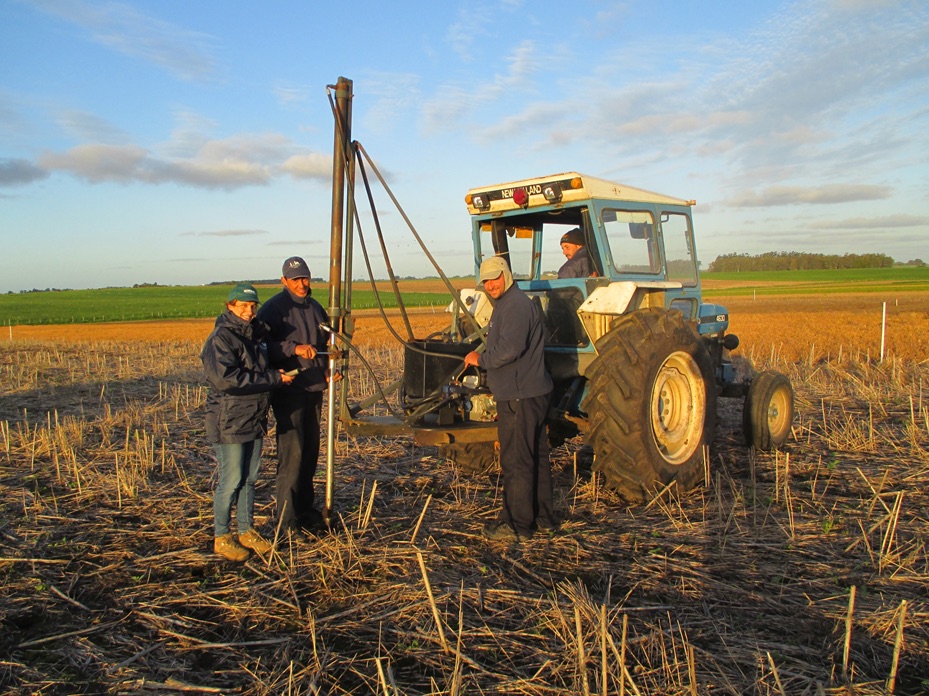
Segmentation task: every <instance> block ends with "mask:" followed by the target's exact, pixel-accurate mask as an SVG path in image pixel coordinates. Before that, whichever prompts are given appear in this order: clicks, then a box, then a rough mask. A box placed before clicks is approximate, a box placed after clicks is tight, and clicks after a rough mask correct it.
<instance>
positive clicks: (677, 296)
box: [327, 78, 794, 502]
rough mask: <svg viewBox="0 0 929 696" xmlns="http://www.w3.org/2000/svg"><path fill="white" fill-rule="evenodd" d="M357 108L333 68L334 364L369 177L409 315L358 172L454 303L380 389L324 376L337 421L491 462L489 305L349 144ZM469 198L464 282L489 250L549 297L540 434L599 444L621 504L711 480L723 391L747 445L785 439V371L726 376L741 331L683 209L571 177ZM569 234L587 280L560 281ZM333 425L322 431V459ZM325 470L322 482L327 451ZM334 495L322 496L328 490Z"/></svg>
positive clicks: (342, 345)
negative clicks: (707, 291) (547, 381)
mask: <svg viewBox="0 0 929 696" xmlns="http://www.w3.org/2000/svg"><path fill="white" fill-rule="evenodd" d="M333 89H334V93H333ZM351 103H352V83H351V81H350V80H347V79H345V78H339V81H338V84H336V85H333V86H330V104H331V106H332V110H333V115H334V117H335V147H334V168H333V192H332V239H331V249H330V251H331V256H330V261H331V266H330V273H331V275H330V285H329V290H330V295H329V305H330V306H329V314H330V317H331V319H332V323H333V330H332V336H331V348H330V368H331V369H332V370H333V371H334V370H337V369H339V370H341V371H342V372H343V374H346V375H348V376H349V379H350V377H351V373H350V372H348V371H347V369H346V368H347V362H348V359H349V356H350V355H352V354H355V355H357V356H358V358H359V359H361V360H362V362H363V357H362V356H361V355H360V353H358V352H357V351H356V350H355V349H354V347H353V346H352V343H351V340H352V334H353V328H354V322H353V319H352V316H351V283H350V279H351V278H352V258H353V238H354V234H353V228H355V227H357V232H358V235H357V236H358V239H359V241H360V246H361V248H362V251H363V253H364V258H365V262H366V264H367V266H368V271H369V275H370V268H371V266H370V261H369V257H368V251H367V247H366V245H365V243H364V236H363V235H362V231H361V224H360V218H359V216H358V215H357V208H356V194H357V193H358V188H359V187H357V186H356V183H358V184H361V183H363V185H364V190H365V193H366V194H367V195H366V197H367V200H368V203H369V204H370V207H371V213H372V215H373V216H374V220H375V227H376V232H377V237H378V240H379V242H380V248H381V252H382V253H383V256H384V259H385V261H386V263H387V268H388V273H389V275H390V280H391V282H392V287H393V289H394V293H395V294H396V302H397V305H398V306H399V307H400V310H401V312H403V308H404V304H403V298H402V295H401V294H400V292H399V289H398V283H397V281H396V279H395V277H394V274H393V272H392V270H391V266H390V261H389V259H388V254H387V245H386V243H385V242H384V239H383V236H382V234H381V229H380V225H379V224H378V223H377V214H376V210H375V206H374V201H373V196H372V193H371V186H370V185H369V179H368V170H371V171H372V172H373V173H374V174H375V175H376V177H377V179H378V180H379V182H380V184H381V185H382V186H383V187H384V189H385V190H386V191H387V192H388V194H389V196H390V198H391V200H392V202H393V203H394V205H395V206H396V207H397V210H398V211H399V212H400V214H401V216H402V218H403V220H404V221H405V222H406V224H407V225H408V227H409V229H410V231H411V233H412V234H413V236H414V237H415V238H416V240H417V241H418V242H419V243H420V245H421V246H422V247H423V251H424V253H425V255H426V257H427V258H428V259H429V260H430V261H432V263H433V265H434V267H435V269H436V271H437V273H438V275H439V276H440V277H441V278H442V279H443V280H444V281H445V284H446V286H447V288H448V290H449V294H450V298H451V305H450V309H451V310H452V311H451V319H450V325H449V327H448V329H447V330H446V331H443V332H440V333H438V334H433V335H430V336H428V337H424V338H414V337H413V335H412V332H411V331H410V330H409V327H410V324H409V321H406V322H405V323H406V327H407V333H408V336H407V337H406V338H403V337H401V336H399V334H397V333H396V332H395V336H396V337H397V338H398V340H400V341H401V342H402V343H403V346H404V348H403V350H404V370H403V374H402V375H401V376H400V377H399V379H397V380H396V381H395V382H393V383H392V384H390V385H389V386H384V387H380V386H378V387H377V389H376V390H375V393H374V394H372V395H371V396H370V397H368V398H365V399H362V400H361V401H359V402H356V403H349V402H348V400H347V396H346V395H347V393H348V392H347V385H348V380H343V382H341V383H333V384H332V385H331V387H330V389H331V392H330V399H329V416H330V423H333V422H335V420H336V419H338V420H339V421H340V422H341V423H342V425H343V427H344V429H345V430H346V431H347V432H348V433H349V434H350V435H351V434H356V435H365V434H367V435H388V434H394V433H401V432H402V433H411V434H412V435H413V437H414V438H415V440H416V441H417V442H418V443H419V444H422V445H435V446H438V448H439V451H440V452H441V453H443V454H444V455H445V457H446V459H448V460H452V461H454V462H455V463H456V464H457V465H458V466H459V467H460V468H461V469H462V470H465V471H482V470H485V469H487V468H489V467H490V466H492V465H493V463H494V457H495V447H494V445H495V442H496V440H497V428H496V422H495V415H496V406H495V403H494V399H493V396H492V394H491V393H490V391H489V389H488V388H487V386H486V382H485V375H483V374H482V373H481V372H480V371H479V370H477V368H468V369H464V363H463V357H464V355H465V354H466V353H468V352H469V351H471V350H481V349H482V346H483V343H484V341H485V335H486V325H487V322H488V320H489V317H490V314H491V312H492V309H493V308H492V305H491V301H490V299H489V298H488V297H487V296H486V295H485V294H484V292H483V291H482V289H481V288H480V287H475V288H474V289H470V290H463V291H461V292H460V293H459V292H457V291H456V290H455V288H454V287H453V286H452V284H451V283H450V282H449V280H448V278H447V277H446V276H445V275H444V273H443V272H442V270H441V269H440V268H439V266H438V264H437V263H436V262H435V259H434V258H433V257H432V255H431V254H430V253H429V251H428V250H427V249H426V248H425V246H424V245H423V243H422V240H421V238H420V236H419V235H418V234H417V232H416V230H415V228H414V227H413V225H412V223H411V222H410V221H409V219H408V218H407V216H406V214H405V213H404V211H403V210H402V208H400V206H399V204H398V203H397V201H396V199H395V198H394V196H393V194H392V193H390V190H389V188H388V187H387V184H386V182H385V181H384V179H383V177H382V176H381V175H380V173H379V172H378V171H377V169H376V167H375V166H374V164H373V163H372V161H371V159H370V157H368V155H367V153H366V152H365V150H364V148H363V147H362V146H361V145H360V144H359V143H357V142H353V141H352V140H351ZM465 202H466V205H467V210H468V213H469V214H470V220H471V242H472V246H473V250H474V269H475V278H477V270H478V268H479V266H480V263H481V261H482V260H483V259H485V258H487V257H488V256H491V255H500V256H503V257H504V258H506V259H508V261H509V264H510V268H511V269H512V272H513V277H514V279H515V281H516V284H517V285H518V286H519V287H520V288H521V289H522V290H524V291H525V292H526V293H527V294H528V295H529V296H530V297H531V298H532V299H533V301H535V302H538V303H539V304H540V305H541V307H542V310H543V313H544V317H545V328H546V363H547V366H548V369H549V372H550V373H551V375H552V378H553V380H554V383H555V391H554V393H553V398H552V404H551V410H550V413H549V419H548V426H549V440H550V441H551V443H552V444H559V443H561V442H563V441H564V439H566V438H569V437H576V436H578V435H583V437H584V439H585V440H586V442H587V443H588V444H589V445H590V446H591V447H592V449H593V452H594V463H593V469H594V470H595V471H599V472H601V473H602V475H603V477H604V480H605V483H606V485H608V486H609V487H611V488H613V489H615V490H616V491H618V492H619V493H620V494H621V495H622V496H623V497H624V498H625V499H626V500H628V501H630V502H640V501H644V500H649V499H651V498H652V497H653V496H654V495H656V494H657V493H659V492H661V491H663V490H664V489H665V488H666V487H669V486H670V485H672V483H673V484H676V485H677V486H678V488H680V489H681V490H686V489H689V488H691V487H692V486H694V485H696V484H697V483H699V482H701V481H703V480H704V479H705V477H706V475H707V473H708V462H709V455H708V452H709V446H710V444H711V442H712V440H713V435H714V430H715V426H716V420H717V400H718V399H719V398H740V399H743V400H744V406H743V425H744V433H745V440H746V444H747V445H749V446H751V447H755V448H758V449H762V450H769V449H774V448H777V447H780V446H781V445H782V444H783V443H784V442H785V441H786V440H787V438H788V436H789V435H790V432H791V424H792V420H793V400H794V395H793V388H792V386H791V384H790V381H789V380H788V379H787V377H786V376H784V375H782V374H780V373H776V372H760V373H753V374H750V375H748V376H743V377H741V378H739V377H737V371H736V369H735V367H734V366H733V363H732V360H731V355H730V354H731V351H734V350H735V349H736V348H737V347H738V345H739V340H738V338H737V337H736V336H735V335H733V334H728V333H726V330H727V328H728V325H729V315H728V313H727V311H726V309H725V308H724V307H721V306H719V305H714V304H708V303H704V302H703V300H702V295H701V288H700V277H699V274H698V263H697V254H696V245H695V243H694V232H693V229H694V228H693V218H692V215H691V211H692V208H693V205H694V201H687V200H682V199H678V198H673V197H670V196H666V195H662V194H658V193H653V192H650V191H645V190H641V189H637V188H633V187H630V186H625V185H623V184H618V183H614V182H610V181H605V180H603V179H599V178H595V177H591V176H586V175H584V174H580V173H577V172H567V173H563V174H556V175H552V176H543V177H538V178H532V179H526V180H522V181H514V182H510V183H505V184H497V185H492V186H480V187H476V188H473V189H471V190H470V191H468V192H467V195H466V196H465ZM575 228H577V229H579V230H580V232H581V234H582V235H583V238H584V246H585V247H586V249H587V254H588V257H589V260H590V263H591V266H592V271H591V275H590V276H589V277H586V278H558V274H557V269H558V267H559V266H560V265H561V262H562V261H563V260H564V259H563V256H562V253H561V248H560V244H559V242H560V240H561V237H562V235H563V234H564V233H565V232H566V231H568V230H572V229H575ZM372 277H373V276H372ZM476 285H477V283H476ZM372 287H374V283H373V281H372ZM385 319H386V317H385ZM388 325H389V323H388ZM381 400H383V401H384V402H385V403H388V402H389V401H390V400H395V401H396V406H393V405H389V410H390V413H391V414H392V415H390V416H380V417H371V416H366V415H365V412H366V410H367V409H369V408H370V407H371V406H372V405H373V404H374V403H377V402H378V401H381ZM332 433H333V428H332V427H330V434H329V452H330V453H331V452H332V451H333V446H332V445H333V441H332V438H333V434H332ZM330 457H331V454H330ZM329 466H330V477H329V480H330V481H331V466H332V464H331V459H330V462H329ZM330 487H331V484H330ZM327 493H328V494H329V498H331V489H330V490H328V491H327Z"/></svg>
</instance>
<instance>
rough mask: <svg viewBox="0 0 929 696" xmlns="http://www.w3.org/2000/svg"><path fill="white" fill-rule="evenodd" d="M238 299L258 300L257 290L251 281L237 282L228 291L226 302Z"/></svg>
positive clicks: (242, 300)
mask: <svg viewBox="0 0 929 696" xmlns="http://www.w3.org/2000/svg"><path fill="white" fill-rule="evenodd" d="M233 300H238V301H239V302H258V291H257V290H255V286H254V285H252V284H251V283H239V284H238V285H236V286H235V287H234V288H232V290H231V291H230V293H229V298H228V299H227V300H226V301H227V302H232V301H233Z"/></svg>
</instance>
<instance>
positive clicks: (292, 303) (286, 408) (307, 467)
mask: <svg viewBox="0 0 929 696" xmlns="http://www.w3.org/2000/svg"><path fill="white" fill-rule="evenodd" d="M281 283H282V284H283V285H284V289H283V290H281V292H279V293H278V294H277V295H275V296H274V297H272V298H271V299H270V300H268V301H267V302H265V303H264V305H262V307H261V309H260V310H259V311H258V318H259V319H260V320H262V321H263V322H265V323H266V324H267V325H268V326H269V327H270V332H271V333H270V338H269V340H268V352H269V354H270V357H271V366H272V367H276V368H280V369H282V370H284V371H291V370H299V371H300V372H299V374H298V375H297V377H296V379H295V380H294V382H293V384H292V385H291V386H290V387H289V388H288V389H281V390H278V391H276V392H275V393H274V394H273V395H272V397H271V408H272V409H273V410H274V418H275V420H276V421H277V485H276V487H277V513H278V517H279V521H280V524H281V527H282V528H284V529H304V530H311V529H317V528H319V527H321V526H322V524H323V516H322V513H321V512H320V511H319V510H318V509H317V508H316V507H315V506H314V500H315V496H314V493H313V477H314V476H315V475H316V464H317V460H318V458H319V435H320V433H319V421H320V417H321V414H322V403H323V392H324V391H325V390H326V382H327V375H326V368H327V360H326V358H325V357H323V356H321V355H318V354H319V353H324V352H325V351H326V339H327V334H326V333H325V332H324V331H323V330H322V329H320V328H319V327H320V324H327V325H328V324H329V315H328V314H326V311H325V310H324V309H323V308H322V305H320V304H319V302H317V301H316V300H314V299H313V297H312V292H311V291H310V269H309V266H307V264H306V261H304V260H303V259H302V258H300V257H299V256H292V257H291V258H289V259H287V260H286V261H284V266H283V269H282V275H281Z"/></svg>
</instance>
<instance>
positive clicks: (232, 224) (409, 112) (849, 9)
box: [0, 0, 929, 292]
mask: <svg viewBox="0 0 929 696" xmlns="http://www.w3.org/2000/svg"><path fill="white" fill-rule="evenodd" d="M0 64H2V65H3V66H4V67H3V70H2V71H0V242H2V253H0V291H3V292H5V291H8V290H13V291H17V290H21V289H31V288H46V287H58V288H87V287H90V288H93V287H103V286H108V285H116V286H121V285H132V284H134V283H144V282H158V283H161V284H199V283H208V282H211V281H216V280H236V279H242V278H273V277H277V276H278V275H279V274H280V265H281V261H282V260H283V259H284V258H285V257H287V256H290V255H292V254H299V255H302V256H304V257H305V258H306V259H307V261H308V262H309V264H310V267H311V269H312V270H313V273H314V275H319V276H322V277H328V270H327V266H328V250H329V219H330V196H331V187H330V176H331V153H332V130H333V126H332V117H331V113H330V109H329V102H328V99H327V95H326V86H327V85H329V84H334V83H335V82H336V80H337V78H338V77H339V76H340V75H344V76H346V77H348V78H350V79H352V80H353V82H354V95H355V98H354V102H353V109H354V129H353V137H354V138H355V139H357V140H358V141H359V142H361V144H362V145H363V146H364V147H365V149H366V150H367V151H368V153H370V154H371V156H372V157H373V158H374V160H375V161H376V162H377V163H378V166H379V167H380V168H381V169H382V171H383V172H385V174H386V175H387V176H388V177H389V181H390V184H391V187H392V189H393V191H394V193H395V195H396V196H397V198H398V199H399V201H400V203H401V205H402V206H403V208H404V210H405V211H406V213H407V215H408V216H409V217H410V219H411V221H412V222H413V224H414V225H415V226H416V228H417V230H418V231H419V232H420V234H421V235H422V236H423V237H424V238H425V240H426V242H427V244H428V245H429V247H430V249H431V251H432V253H433V254H434V255H435V256H436V257H437V258H438V260H439V262H440V263H441V264H442V266H443V268H444V270H445V271H446V272H447V273H449V274H466V273H470V272H471V270H472V268H471V266H470V260H471V258H472V257H471V254H470V237H469V221H468V215H467V211H466V209H465V206H464V202H463V197H464V194H465V192H466V191H467V190H468V189H469V188H471V187H474V186H482V185H488V184H494V183H499V182H505V181H511V180H516V179H521V178H527V177H534V176H541V175H545V174H551V173H558V172H564V171H575V170H576V171H580V172H582V173H586V174H591V175H596V176H600V177H603V178H607V179H613V180H616V181H619V182H622V183H625V184H629V185H633V186H637V187H640V188H646V189H651V190H655V191H660V192H662V193H666V194H669V195H672V196H677V197H680V198H686V199H691V198H693V199H696V200H697V206H696V207H695V209H694V215H695V223H696V229H697V247H698V249H697V250H698V255H699V257H700V259H701V261H702V262H703V265H704V266H706V265H708V264H709V262H710V261H712V260H713V259H714V258H715V257H716V256H717V255H719V254H726V253H732V252H739V253H749V254H754V253H760V252H763V251H803V252H815V253H865V252H880V253H885V254H888V255H890V256H892V257H893V258H894V259H896V260H898V261H907V260H910V259H913V258H922V259H923V260H926V261H929V165H927V159H929V3H926V2H925V0H916V1H912V2H893V1H891V0H825V1H810V2H796V3H792V2H788V3H780V2H768V1H766V0H753V1H752V2H744V3H730V2H719V3H714V2H707V3H697V2H686V1H683V0H678V1H675V2H672V1H662V0H629V1H627V2H597V1H593V0H592V1H584V0H579V1H577V2H571V3H566V2H551V1H550V0H534V1H533V2H523V1H522V0H498V1H496V2H482V1H481V0H469V2H460V3H459V2H451V1H450V2H420V1H410V2H404V1H402V0H398V2H393V3H382V2H367V1H362V2H355V3H320V2H314V1H311V0H303V1H300V2H297V1H293V2H274V1H270V2H266V3H251V2H230V1H228V0H224V1H222V2H220V1H217V0H197V1H196V2H190V1H189V0H158V1H157V2H156V1H154V0H152V1H146V2H141V1H135V2H92V1H91V0H0ZM379 208H380V209H381V211H382V212H383V218H382V224H383V226H384V229H385V233H386V234H387V235H388V238H389V240H390V245H391V253H392V262H393V264H394V268H395V271H396V272H397V273H398V274H399V275H401V276H402V275H432V274H433V273H432V271H431V269H430V267H429V266H428V264H427V262H426V261H425V259H424V257H423V255H422V253H421V252H420V251H419V250H418V247H417V246H416V245H415V242H414V241H413V240H412V238H411V236H410V235H409V233H408V232H407V231H406V228H405V226H404V225H403V224H402V221H401V220H400V217H399V215H397V214H396V213H395V212H393V211H392V210H391V209H390V208H389V206H388V205H386V202H385V204H383V205H381V204H379ZM367 229H368V230H369V231H370V226H369V227H368V228H367ZM356 268H358V269H359V270H360V269H361V265H360V264H358V266H357V267H356ZM356 275H359V273H356Z"/></svg>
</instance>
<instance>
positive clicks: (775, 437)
mask: <svg viewBox="0 0 929 696" xmlns="http://www.w3.org/2000/svg"><path fill="white" fill-rule="evenodd" d="M793 420H794V389H793V387H792V386H791V384H790V380H789V379H787V377H786V376H785V375H782V374H781V373H780V372H772V371H765V372H759V373H758V374H757V375H755V378H754V379H753V380H752V383H751V385H749V387H748V394H747V395H746V396H745V405H744V407H743V408H742V426H743V430H744V433H745V444H747V445H748V446H749V447H754V448H755V449H759V450H765V451H767V450H774V449H777V448H779V447H780V446H781V445H783V444H784V443H785V442H787V438H788V437H789V436H790V428H791V425H792V424H793Z"/></svg>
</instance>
